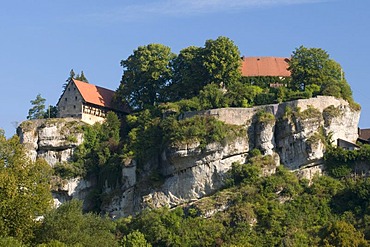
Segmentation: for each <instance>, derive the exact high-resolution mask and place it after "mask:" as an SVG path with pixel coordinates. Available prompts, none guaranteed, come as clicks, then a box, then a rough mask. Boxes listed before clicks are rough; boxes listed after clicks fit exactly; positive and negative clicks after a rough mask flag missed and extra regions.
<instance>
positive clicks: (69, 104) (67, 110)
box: [58, 82, 83, 118]
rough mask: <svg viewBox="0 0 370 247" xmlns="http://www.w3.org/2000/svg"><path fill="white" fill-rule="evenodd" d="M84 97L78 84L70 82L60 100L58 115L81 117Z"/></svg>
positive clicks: (62, 116)
mask: <svg viewBox="0 0 370 247" xmlns="http://www.w3.org/2000/svg"><path fill="white" fill-rule="evenodd" d="M82 102H83V98H82V95H81V94H80V92H79V91H78V89H77V87H76V85H75V84H74V83H72V82H70V83H68V85H67V87H66V88H65V91H64V92H63V94H62V96H61V98H60V99H59V102H58V117H61V118H66V117H79V118H81V113H82Z"/></svg>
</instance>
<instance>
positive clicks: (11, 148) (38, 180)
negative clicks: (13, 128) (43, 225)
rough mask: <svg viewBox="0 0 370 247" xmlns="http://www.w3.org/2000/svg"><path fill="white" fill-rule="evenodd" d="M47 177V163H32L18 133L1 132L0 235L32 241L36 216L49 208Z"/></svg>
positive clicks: (48, 170)
mask: <svg viewBox="0 0 370 247" xmlns="http://www.w3.org/2000/svg"><path fill="white" fill-rule="evenodd" d="M50 176H51V168H50V166H49V165H48V164H47V163H46V162H45V161H43V160H36V161H35V162H32V161H31V160H30V159H29V158H28V157H27V155H26V153H25V150H24V147H23V146H22V144H20V142H19V138H18V137H17V136H14V137H12V138H10V139H8V140H6V138H5V136H4V133H3V132H1V133H0V236H2V237H5V236H11V237H15V238H17V239H19V240H22V241H25V242H28V241H30V240H32V238H33V230H34V229H35V226H36V225H37V224H38V222H37V220H36V219H37V217H38V216H42V215H43V214H44V213H45V212H46V210H47V209H49V208H50V207H51V203H52V200H51V193H50V191H49V189H50V186H49V182H50Z"/></svg>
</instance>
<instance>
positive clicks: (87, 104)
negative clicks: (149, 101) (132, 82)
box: [57, 79, 129, 124]
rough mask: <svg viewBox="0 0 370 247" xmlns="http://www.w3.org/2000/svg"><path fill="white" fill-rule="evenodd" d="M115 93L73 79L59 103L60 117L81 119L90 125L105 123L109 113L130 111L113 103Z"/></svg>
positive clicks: (121, 113)
mask: <svg viewBox="0 0 370 247" xmlns="http://www.w3.org/2000/svg"><path fill="white" fill-rule="evenodd" d="M114 94H115V92H114V91H112V90H109V89H106V88H103V87H99V86H96V85H93V84H90V83H87V82H83V81H79V80H75V79H71V80H70V81H69V83H68V84H67V86H66V88H65V90H64V92H63V94H62V95H61V97H60V98H59V101H58V103H57V107H58V117H61V118H64V117H73V118H79V119H81V120H82V121H84V122H86V123H88V124H94V123H96V122H102V121H104V119H105V117H106V115H107V113H108V112H109V111H113V112H115V113H116V114H117V115H119V116H120V115H125V114H128V113H129V109H128V108H127V107H124V106H119V105H117V104H114V103H113V99H114Z"/></svg>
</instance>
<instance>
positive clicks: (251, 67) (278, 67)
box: [242, 57, 290, 77]
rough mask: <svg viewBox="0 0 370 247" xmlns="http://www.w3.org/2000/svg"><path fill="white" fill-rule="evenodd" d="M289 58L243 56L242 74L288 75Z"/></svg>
mask: <svg viewBox="0 0 370 247" xmlns="http://www.w3.org/2000/svg"><path fill="white" fill-rule="evenodd" d="M288 62H289V59H288V58H284V57H243V62H242V75H243V76H282V77H290V71H289V70H288V67H289V64H288Z"/></svg>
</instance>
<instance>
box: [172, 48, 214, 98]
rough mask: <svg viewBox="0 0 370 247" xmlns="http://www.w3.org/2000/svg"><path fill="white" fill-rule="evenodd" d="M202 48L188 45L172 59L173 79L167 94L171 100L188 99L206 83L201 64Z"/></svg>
mask: <svg viewBox="0 0 370 247" xmlns="http://www.w3.org/2000/svg"><path fill="white" fill-rule="evenodd" d="M203 50H204V48H200V47H195V46H190V47H187V48H185V49H182V50H181V51H180V54H179V55H178V56H177V57H175V58H174V60H173V70H174V74H173V79H172V81H171V84H170V86H169V88H168V92H167V95H168V97H169V98H170V99H171V100H181V99H190V98H192V97H195V96H197V95H198V94H199V91H200V90H201V89H202V88H203V87H204V86H205V85H206V84H207V83H208V74H207V71H206V69H205V68H204V66H203V60H204V58H203Z"/></svg>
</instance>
